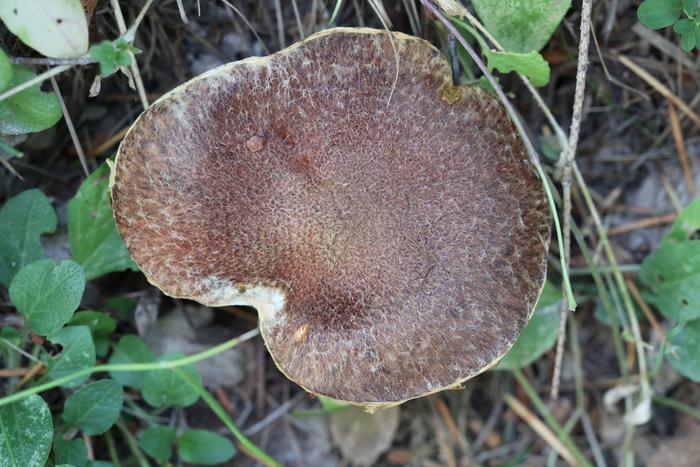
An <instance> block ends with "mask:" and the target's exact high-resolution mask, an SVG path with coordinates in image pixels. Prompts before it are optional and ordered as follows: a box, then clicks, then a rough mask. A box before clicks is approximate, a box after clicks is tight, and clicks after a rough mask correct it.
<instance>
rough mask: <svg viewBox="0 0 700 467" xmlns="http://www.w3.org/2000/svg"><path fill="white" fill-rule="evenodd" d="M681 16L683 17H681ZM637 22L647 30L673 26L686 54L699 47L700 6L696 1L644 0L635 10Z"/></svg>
mask: <svg viewBox="0 0 700 467" xmlns="http://www.w3.org/2000/svg"><path fill="white" fill-rule="evenodd" d="M682 16H683V17H682ZM637 17H638V18H639V22H640V23H642V24H643V25H644V26H646V27H648V28H649V29H663V28H666V27H668V26H673V30H674V31H675V32H676V33H677V34H680V36H681V48H682V49H683V50H685V51H686V52H690V51H692V50H693V49H694V48H695V47H700V5H699V4H698V1H697V0H644V1H643V2H642V4H641V5H639V9H638V10H637Z"/></svg>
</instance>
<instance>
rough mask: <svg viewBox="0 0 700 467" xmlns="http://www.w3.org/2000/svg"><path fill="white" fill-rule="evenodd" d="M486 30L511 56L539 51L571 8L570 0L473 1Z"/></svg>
mask: <svg viewBox="0 0 700 467" xmlns="http://www.w3.org/2000/svg"><path fill="white" fill-rule="evenodd" d="M472 4H473V5H474V8H475V9H476V13H477V14H478V15H479V18H481V21H482V22H483V23H484V26H485V27H486V29H487V30H488V31H489V32H490V33H491V34H493V36H494V37H495V38H496V40H498V42H500V43H501V45H502V46H503V47H504V48H505V49H506V50H507V51H510V52H522V53H526V52H531V51H539V50H540V49H541V48H542V47H544V46H545V44H546V43H547V42H548V41H549V38H550V37H552V34H554V31H555V30H556V29H557V27H558V26H559V23H561V20H562V18H564V15H565V14H566V12H567V11H568V10H569V8H570V7H571V0H473V1H472Z"/></svg>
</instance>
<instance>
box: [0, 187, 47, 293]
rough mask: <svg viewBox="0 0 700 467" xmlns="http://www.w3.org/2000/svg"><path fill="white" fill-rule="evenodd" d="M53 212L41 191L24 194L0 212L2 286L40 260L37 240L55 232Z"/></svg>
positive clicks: (40, 253) (42, 251) (7, 284)
mask: <svg viewBox="0 0 700 467" xmlns="http://www.w3.org/2000/svg"><path fill="white" fill-rule="evenodd" d="M56 222H57V220H56V211H54V209H53V207H52V206H51V203H50V202H49V199H48V198H47V197H46V195H44V193H42V192H41V191H40V190H37V189H33V190H27V191H23V192H22V193H20V194H18V195H17V196H15V197H13V198H10V200H9V201H8V202H7V203H5V205H4V206H3V207H2V209H0V283H1V284H3V285H4V286H5V287H8V286H9V285H10V281H11V280H12V278H13V277H14V276H15V274H17V271H19V270H20V269H22V268H23V267H24V266H26V265H28V264H29V263H31V262H33V261H36V260H38V259H41V258H43V257H44V256H45V255H44V250H43V249H42V248H41V242H40V240H39V237H40V236H41V234H43V233H50V232H53V231H54V230H56Z"/></svg>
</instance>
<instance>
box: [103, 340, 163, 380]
mask: <svg viewBox="0 0 700 467" xmlns="http://www.w3.org/2000/svg"><path fill="white" fill-rule="evenodd" d="M155 359H156V356H155V354H154V353H153V351H152V350H151V349H150V348H149V347H148V344H146V343H145V342H144V341H143V340H142V339H141V338H140V337H139V336H135V335H126V336H122V338H121V339H119V342H118V343H117V345H116V346H115V347H114V352H112V356H111V357H110V359H109V363H110V365H112V364H118V363H150V362H152V361H153V360H155ZM109 375H110V376H111V377H112V378H114V379H115V380H117V381H119V382H120V383H121V384H123V385H124V386H131V387H134V388H139V389H140V388H141V387H142V386H143V379H144V375H145V373H144V372H139V371H110V372H109Z"/></svg>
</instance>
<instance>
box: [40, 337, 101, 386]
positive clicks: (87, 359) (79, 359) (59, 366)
mask: <svg viewBox="0 0 700 467" xmlns="http://www.w3.org/2000/svg"><path fill="white" fill-rule="evenodd" d="M48 339H49V341H51V342H53V343H54V344H60V345H61V346H62V347H63V350H61V353H59V354H58V355H56V356H55V357H49V358H48V361H47V366H48V368H49V373H48V376H49V378H50V379H58V378H61V377H63V376H68V375H70V374H72V373H75V372H76V371H79V370H84V369H86V368H90V367H91V366H93V365H94V364H95V345H94V344H93V342H92V336H91V335H90V329H88V327H87V326H68V327H65V328H63V329H61V330H60V331H57V332H55V333H53V334H51V335H50V336H48ZM88 376H89V375H85V376H82V377H80V378H78V379H75V380H73V381H71V382H69V383H66V384H64V385H63V387H67V388H74V387H78V386H80V385H81V384H83V383H84V382H85V380H86V379H87V378H88Z"/></svg>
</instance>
